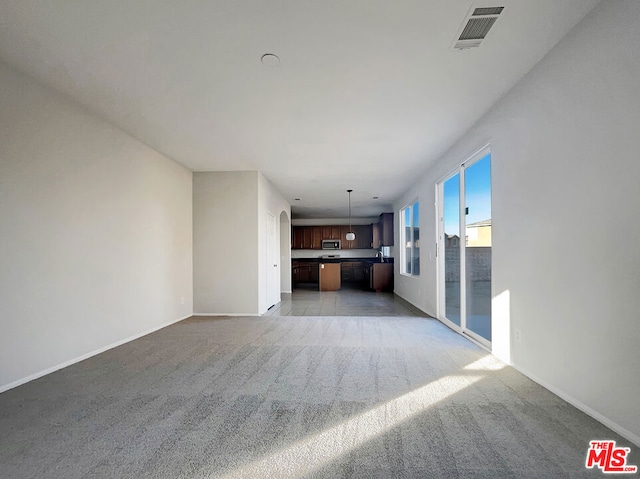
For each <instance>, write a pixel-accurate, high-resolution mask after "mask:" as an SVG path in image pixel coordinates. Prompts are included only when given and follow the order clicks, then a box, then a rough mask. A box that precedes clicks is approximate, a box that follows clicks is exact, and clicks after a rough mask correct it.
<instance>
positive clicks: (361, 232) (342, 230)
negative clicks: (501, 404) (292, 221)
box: [291, 225, 372, 249]
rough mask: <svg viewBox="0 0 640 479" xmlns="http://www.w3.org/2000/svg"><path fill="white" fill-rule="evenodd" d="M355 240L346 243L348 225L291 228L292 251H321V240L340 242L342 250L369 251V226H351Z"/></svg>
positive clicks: (370, 245)
mask: <svg viewBox="0 0 640 479" xmlns="http://www.w3.org/2000/svg"><path fill="white" fill-rule="evenodd" d="M351 231H353V232H354V233H355V234H356V239H355V240H353V241H348V240H347V238H346V236H347V233H348V232H349V225H325V226H294V227H293V228H291V248H292V249H322V240H340V242H341V246H342V249H371V248H372V244H371V243H372V231H371V225H352V226H351Z"/></svg>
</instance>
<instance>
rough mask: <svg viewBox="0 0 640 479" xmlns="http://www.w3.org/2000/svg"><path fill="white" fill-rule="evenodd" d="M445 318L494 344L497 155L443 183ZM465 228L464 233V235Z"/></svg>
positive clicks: (484, 153)
mask: <svg viewBox="0 0 640 479" xmlns="http://www.w3.org/2000/svg"><path fill="white" fill-rule="evenodd" d="M437 192H438V201H437V202H436V203H437V205H438V218H439V224H438V251H439V252H441V254H440V255H439V256H440V257H439V269H438V270H439V280H438V287H439V291H440V293H439V302H438V314H439V317H440V318H442V319H444V320H446V321H449V322H451V323H453V325H454V326H455V327H456V328H457V329H459V330H460V331H461V332H463V333H465V334H468V335H469V336H471V337H473V338H474V339H475V340H477V341H478V342H480V343H483V344H486V345H490V343H491V251H492V243H491V154H490V152H489V149H488V148H485V149H483V150H481V151H480V152H479V153H477V154H476V155H474V156H473V157H471V158H470V159H469V160H468V161H466V162H465V163H464V164H462V165H461V166H460V167H459V168H458V169H457V170H456V171H454V172H452V173H451V175H450V176H448V177H447V178H445V179H444V180H442V181H441V182H440V183H438V188H437ZM461 232H462V233H464V234H461Z"/></svg>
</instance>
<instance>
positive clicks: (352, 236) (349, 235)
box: [347, 190, 356, 241]
mask: <svg viewBox="0 0 640 479" xmlns="http://www.w3.org/2000/svg"><path fill="white" fill-rule="evenodd" d="M352 191H353V190H347V193H349V232H348V233H347V241H353V240H354V239H356V234H355V233H354V232H353V231H352V230H351V192H352Z"/></svg>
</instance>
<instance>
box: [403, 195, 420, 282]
mask: <svg viewBox="0 0 640 479" xmlns="http://www.w3.org/2000/svg"><path fill="white" fill-rule="evenodd" d="M416 204H417V205H418V227H419V225H420V198H416V199H415V200H413V201H412V202H411V203H409V204H407V205H405V206H403V207H402V208H400V210H399V212H398V218H399V219H400V221H398V224H399V226H400V231H399V236H398V237H399V238H400V274H402V275H404V276H409V277H413V278H418V277H420V271H418V274H415V273H414V272H413V270H412V271H411V272H407V237H406V229H405V220H404V217H405V211H406V210H407V209H409V224H410V225H411V226H410V229H411V244H412V248H411V252H412V253H411V255H412V257H411V264H413V250H414V248H413V242H414V224H415V222H414V218H413V213H414V206H415V205H416ZM419 241H420V239H418V244H419ZM419 248H420V246H418V247H417V249H418V251H420V249H419ZM419 263H420V254H419V253H418V264H419Z"/></svg>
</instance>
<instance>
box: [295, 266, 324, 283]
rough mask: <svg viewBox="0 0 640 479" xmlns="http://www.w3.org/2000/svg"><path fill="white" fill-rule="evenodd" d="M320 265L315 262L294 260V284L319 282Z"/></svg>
mask: <svg viewBox="0 0 640 479" xmlns="http://www.w3.org/2000/svg"><path fill="white" fill-rule="evenodd" d="M318 270H319V265H318V263H315V262H306V261H294V262H293V263H292V264H291V272H292V276H293V284H297V283H317V282H318V279H319V274H318Z"/></svg>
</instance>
